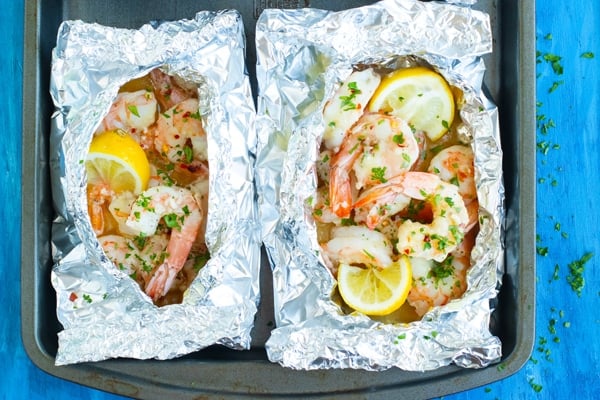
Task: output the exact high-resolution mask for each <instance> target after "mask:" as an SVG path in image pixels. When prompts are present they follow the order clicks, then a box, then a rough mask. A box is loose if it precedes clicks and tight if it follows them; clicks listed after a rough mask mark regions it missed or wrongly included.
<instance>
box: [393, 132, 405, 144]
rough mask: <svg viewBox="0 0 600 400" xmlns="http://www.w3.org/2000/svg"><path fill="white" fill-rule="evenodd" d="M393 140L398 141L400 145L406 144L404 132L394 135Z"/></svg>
mask: <svg viewBox="0 0 600 400" xmlns="http://www.w3.org/2000/svg"><path fill="white" fill-rule="evenodd" d="M392 140H393V141H394V143H396V144H398V145H401V144H404V135H403V134H399V135H394V136H393V138H392Z"/></svg>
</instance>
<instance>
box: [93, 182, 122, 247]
mask: <svg viewBox="0 0 600 400" xmlns="http://www.w3.org/2000/svg"><path fill="white" fill-rule="evenodd" d="M114 195H115V193H114V191H113V190H111V188H110V187H109V186H108V185H94V186H91V185H90V186H88V188H87V202H88V215H89V216H90V222H91V224H92V229H93V230H94V233H95V234H96V236H98V235H102V234H103V233H104V230H105V229H106V217H105V210H106V205H107V204H109V203H110V202H111V201H112V199H113V196H114Z"/></svg>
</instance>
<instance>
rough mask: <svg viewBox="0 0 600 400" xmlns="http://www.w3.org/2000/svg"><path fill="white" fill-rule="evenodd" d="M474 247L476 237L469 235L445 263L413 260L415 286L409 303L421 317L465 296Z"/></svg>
mask: <svg viewBox="0 0 600 400" xmlns="http://www.w3.org/2000/svg"><path fill="white" fill-rule="evenodd" d="M474 243H475V235H474V234H468V235H466V236H465V238H464V240H463V241H462V242H461V244H460V246H458V247H457V248H456V249H455V250H454V251H453V252H451V253H450V254H449V255H448V257H447V258H446V259H444V260H443V261H441V262H437V261H434V260H425V259H423V258H411V265H412V272H413V285H412V288H411V290H410V292H409V293H408V297H407V301H408V303H409V304H410V305H411V306H413V307H414V309H415V311H416V312H417V314H418V315H419V316H423V315H424V314H425V313H426V312H427V311H429V310H430V309H431V308H433V307H435V306H442V305H444V304H447V303H448V302H449V301H450V300H452V299H457V298H460V297H461V296H462V295H463V293H464V292H465V290H466V289H467V279H466V275H467V271H468V269H469V267H470V263H471V249H472V248H473V245H474Z"/></svg>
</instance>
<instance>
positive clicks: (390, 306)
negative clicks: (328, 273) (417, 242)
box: [338, 256, 412, 315]
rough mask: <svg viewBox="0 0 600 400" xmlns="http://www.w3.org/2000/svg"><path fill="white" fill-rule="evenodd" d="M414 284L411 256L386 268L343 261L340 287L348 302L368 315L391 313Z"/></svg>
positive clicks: (404, 257)
mask: <svg viewBox="0 0 600 400" xmlns="http://www.w3.org/2000/svg"><path fill="white" fill-rule="evenodd" d="M411 285H412V271H411V266H410V261H409V260H408V257H406V256H403V257H401V258H400V259H399V260H398V261H396V262H394V263H392V264H391V265H389V266H388V267H386V268H382V269H379V268H377V267H375V266H367V267H365V268H361V267H356V266H353V265H350V264H344V263H341V264H340V266H339V268H338V289H339V291H340V295H341V296H342V298H343V299H344V301H345V302H346V304H347V305H348V306H350V307H351V308H353V309H354V310H356V311H360V312H362V313H364V314H367V315H387V314H390V313H392V312H394V311H396V310H397V309H398V308H400V307H401V306H402V304H404V302H405V301H406V297H407V296H408V292H409V291H410V288H411Z"/></svg>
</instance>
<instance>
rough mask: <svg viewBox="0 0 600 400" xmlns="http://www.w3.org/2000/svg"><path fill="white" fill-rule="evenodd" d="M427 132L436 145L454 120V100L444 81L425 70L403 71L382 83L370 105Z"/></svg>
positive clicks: (376, 110)
mask: <svg viewBox="0 0 600 400" xmlns="http://www.w3.org/2000/svg"><path fill="white" fill-rule="evenodd" d="M368 108H369V110H370V111H374V112H385V113H389V114H392V115H394V116H396V117H398V118H401V119H403V120H405V121H407V122H408V123H410V124H411V125H412V126H413V127H414V128H415V129H417V130H420V131H424V132H425V133H426V134H427V136H428V137H429V138H430V139H431V140H433V141H435V140H438V139H439V138H441V137H442V136H443V135H444V133H446V132H447V131H448V128H449V127H450V126H451V125H452V121H453V120H454V96H453V95H452V91H451V89H450V86H449V85H448V83H447V82H446V81H445V80H444V78H443V77H442V76H441V75H440V74H438V73H436V72H434V71H432V70H430V69H428V68H425V67H414V68H406V69H400V70H398V71H395V72H392V73H391V74H390V75H387V76H386V77H385V78H383V79H382V80H381V83H380V84H379V87H378V88H377V90H376V91H375V93H374V94H373V97H372V98H371V102H370V103H369V105H368Z"/></svg>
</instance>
